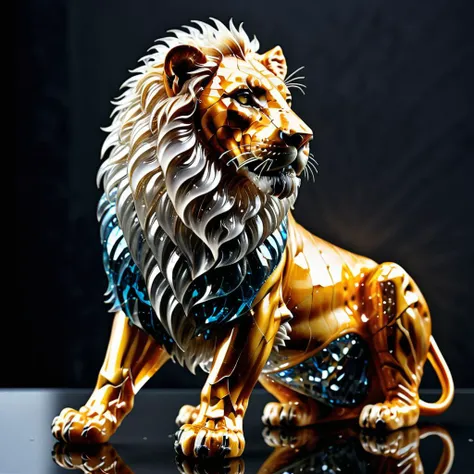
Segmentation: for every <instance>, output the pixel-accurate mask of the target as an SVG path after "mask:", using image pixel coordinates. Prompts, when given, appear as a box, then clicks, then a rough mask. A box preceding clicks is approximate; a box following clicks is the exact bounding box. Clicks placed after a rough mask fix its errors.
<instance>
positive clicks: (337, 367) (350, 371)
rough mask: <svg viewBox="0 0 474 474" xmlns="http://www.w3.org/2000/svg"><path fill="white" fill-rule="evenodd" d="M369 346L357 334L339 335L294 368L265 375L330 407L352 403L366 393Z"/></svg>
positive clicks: (361, 398)
mask: <svg viewBox="0 0 474 474" xmlns="http://www.w3.org/2000/svg"><path fill="white" fill-rule="evenodd" d="M368 364H369V349H368V347H367V344H366V343H365V341H364V340H363V339H362V338H361V337H360V336H358V335H357V334H346V335H344V336H341V337H339V338H337V339H335V340H334V341H332V342H331V343H330V344H328V346H327V347H325V348H324V349H322V350H321V351H319V352H318V353H317V354H316V355H314V356H313V357H310V358H309V359H306V360H305V361H303V362H301V363H300V364H298V365H295V366H294V367H290V368H288V369H285V370H282V371H280V372H276V373H272V374H268V375H269V377H270V378H272V379H273V380H275V381H276V382H278V383H281V384H283V385H286V386H288V387H290V388H292V389H293V390H296V391H297V392H300V393H303V394H304V395H307V396H309V397H312V398H315V399H316V400H318V401H320V402H322V403H325V404H327V405H330V406H354V405H358V404H359V403H361V402H362V400H363V399H364V397H365V396H366V395H367V390H368V377H367V369H368Z"/></svg>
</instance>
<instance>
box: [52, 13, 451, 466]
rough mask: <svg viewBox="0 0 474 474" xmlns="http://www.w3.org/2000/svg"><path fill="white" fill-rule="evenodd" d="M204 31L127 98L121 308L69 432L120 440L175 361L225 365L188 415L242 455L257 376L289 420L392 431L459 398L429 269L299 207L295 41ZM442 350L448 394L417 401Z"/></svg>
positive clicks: (61, 430) (440, 367) (118, 191)
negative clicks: (346, 238)
mask: <svg viewBox="0 0 474 474" xmlns="http://www.w3.org/2000/svg"><path fill="white" fill-rule="evenodd" d="M199 26H200V30H198V29H195V28H194V29H193V28H188V32H182V31H181V32H175V36H174V37H169V38H166V39H164V40H162V44H160V45H158V46H156V47H154V49H155V52H153V53H152V54H150V55H149V56H147V57H146V58H144V65H142V66H140V67H139V68H138V69H137V70H136V72H137V74H136V75H135V76H134V77H132V78H131V79H130V80H128V81H127V83H126V90H125V92H124V93H123V95H122V96H121V97H120V98H119V100H118V102H117V103H116V104H117V107H116V110H115V113H114V114H115V115H114V119H113V122H112V125H111V126H110V127H109V128H108V129H107V131H108V132H109V135H108V137H107V139H106V140H105V143H104V147H103V157H104V161H103V164H102V167H101V169H100V171H99V175H98V180H99V183H101V184H102V185H103V187H104V196H103V198H102V199H101V201H100V203H99V212H98V217H99V221H100V226H101V239H102V244H103V246H104V266H105V270H106V273H107V276H108V279H109V302H110V303H112V305H113V307H112V309H113V310H114V311H116V317H115V320H114V326H113V329H112V335H111V341H110V345H109V349H108V351H107V356H106V359H105V362H104V366H103V368H102V370H101V373H100V375H99V378H98V381H97V386H96V389H95V391H94V393H93V395H92V396H91V398H90V400H89V401H88V402H87V404H86V405H85V406H84V407H83V408H82V409H81V410H80V411H76V410H72V409H65V410H63V412H62V413H61V415H60V416H59V417H58V418H57V419H56V420H55V422H54V424H53V433H54V434H55V436H57V437H58V438H60V439H63V440H65V441H71V442H92V443H93V442H103V441H106V440H108V438H109V437H110V436H111V435H112V434H113V433H114V432H115V430H116V429H117V428H118V426H119V425H120V423H121V421H122V419H123V418H124V416H125V415H126V414H127V413H128V412H129V411H130V410H131V408H132V406H133V399H134V395H135V394H136V393H137V392H138V390H139V389H140V388H141V387H142V386H143V385H144V384H145V383H146V381H147V380H148V379H149V378H150V377H151V376H152V375H153V374H154V373H155V372H156V371H157V370H158V369H159V368H160V367H161V366H162V365H163V364H164V363H165V362H166V361H168V360H169V359H170V358H172V359H173V360H175V361H177V362H179V363H181V364H182V365H185V366H187V367H188V368H190V369H191V370H194V369H195V368H196V367H197V366H200V367H201V368H203V369H204V370H206V371H208V372H209V374H208V379H207V382H206V385H205V386H204V388H203V390H202V392H201V403H200V405H199V406H198V407H197V408H194V407H189V406H186V407H183V409H182V411H181V412H180V414H179V416H178V422H179V424H182V425H183V426H182V427H181V429H180V431H179V432H178V433H177V438H176V443H175V448H176V450H177V451H178V453H180V454H182V455H186V456H187V455H194V456H206V457H207V456H224V457H235V456H239V455H240V454H241V453H242V452H243V449H244V438H243V432H242V430H243V427H242V423H243V416H244V414H245V411H246V408H247V404H248V400H249V397H250V394H251V392H252V390H253V387H254V386H255V384H256V382H257V380H260V382H261V383H262V385H263V386H264V387H265V388H266V389H267V390H268V391H269V392H270V393H272V394H273V395H275V397H276V398H277V399H278V400H279V403H271V404H269V405H268V406H267V407H266V409H265V413H264V417H263V420H264V422H265V423H268V424H270V425H273V426H280V425H282V424H292V425H295V426H306V425H309V424H313V423H316V422H319V421H322V420H331V419H343V418H350V417H357V416H360V424H361V425H362V426H364V427H369V428H374V427H376V426H377V427H379V426H380V425H383V426H384V427H385V428H387V429H390V430H393V429H397V428H400V427H405V426H411V425H413V424H414V423H416V421H417V420H418V416H419V413H420V407H421V408H422V409H423V410H424V412H426V413H435V412H440V411H442V410H444V409H446V408H447V406H448V405H449V403H450V402H451V399H452V394H453V387H452V380H451V378H450V374H449V370H448V368H447V366H446V364H445V362H444V361H443V359H442V357H441V355H440V353H439V351H438V349H437V347H436V344H435V343H434V340H433V338H432V337H431V320H430V315H429V311H428V308H427V305H426V302H425V301H424V299H423V296H422V295H421V292H420V291H419V289H418V288H417V286H416V285H415V283H414V282H413V281H412V279H411V278H410V277H409V276H408V275H407V274H406V272H405V271H404V270H403V269H402V268H400V267H399V266H398V265H396V264H394V263H383V264H377V263H375V262H374V261H372V260H370V259H368V258H366V257H362V256H359V255H355V254H353V253H350V252H348V251H346V250H343V249H340V248H338V247H336V246H334V245H332V244H330V243H328V242H326V241H324V240H322V239H319V238H317V237H315V236H313V235H312V234H310V233H309V232H308V231H307V230H305V229H304V228H303V227H301V226H299V225H298V224H297V223H296V222H295V221H294V219H293V217H292V215H291V212H290V210H291V209H292V208H293V205H294V203H295V200H296V197H297V192H298V187H299V184H300V178H299V176H300V175H303V173H304V171H305V169H306V167H307V166H309V165H308V163H309V160H310V154H309V141H310V140H311V138H312V132H311V130H310V129H309V127H308V126H307V125H306V124H305V123H304V122H303V121H302V120H301V119H300V118H299V117H298V116H297V115H296V114H295V113H294V112H293V110H292V109H291V94H290V91H289V89H290V88H291V87H300V86H299V85H298V84H299V83H298V82H295V81H297V80H298V78H294V79H292V80H288V79H287V80H286V82H285V81H284V79H285V76H286V61H285V59H284V56H283V53H282V51H281V49H280V48H279V47H277V48H274V49H272V50H270V51H268V52H267V53H265V54H263V55H260V54H258V53H257V49H258V43H257V41H256V40H252V41H250V40H249V38H248V37H247V35H246V34H245V32H244V31H243V29H242V28H240V29H238V30H237V29H236V28H235V27H234V26H233V25H232V24H231V25H230V27H229V28H226V27H225V26H224V25H222V24H221V23H219V22H216V27H215V28H214V27H211V26H209V25H206V24H203V23H199ZM427 358H429V359H430V361H431V362H432V363H433V365H434V367H435V369H436V370H437V373H438V375H439V376H440V380H441V382H442V385H443V389H444V390H443V396H442V397H441V399H440V401H439V403H438V404H437V405H436V404H435V405H429V404H425V403H423V402H422V401H420V400H419V397H418V387H419V384H420V381H421V377H422V374H423V366H424V363H425V361H426V359H427ZM372 403H376V404H375V405H373V404H372Z"/></svg>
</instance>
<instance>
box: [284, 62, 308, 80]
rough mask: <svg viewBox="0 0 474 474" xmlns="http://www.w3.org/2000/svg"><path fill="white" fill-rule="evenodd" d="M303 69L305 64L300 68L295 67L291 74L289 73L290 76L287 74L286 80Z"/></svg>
mask: <svg viewBox="0 0 474 474" xmlns="http://www.w3.org/2000/svg"><path fill="white" fill-rule="evenodd" d="M302 69H304V66H300V67H299V68H298V69H295V70H294V71H293V72H292V73H291V74H288V76H286V79H285V82H287V81H289V80H290V79H291V78H292V77H293V76H294V75H295V74H297V73H298V72H300V71H301V70H302Z"/></svg>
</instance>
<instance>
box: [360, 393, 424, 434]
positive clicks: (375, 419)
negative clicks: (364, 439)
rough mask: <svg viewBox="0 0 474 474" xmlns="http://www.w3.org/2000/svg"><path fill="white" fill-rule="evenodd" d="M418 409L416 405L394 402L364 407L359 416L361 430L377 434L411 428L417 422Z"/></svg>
mask: <svg viewBox="0 0 474 474" xmlns="http://www.w3.org/2000/svg"><path fill="white" fill-rule="evenodd" d="M419 415H420V409H419V408H418V406H417V405H407V404H406V403H403V402H400V401H398V400H394V401H391V402H388V401H386V402H384V403H376V404H374V405H366V406H365V407H364V408H363V409H362V411H361V413H360V416H359V425H360V427H361V428H365V429H369V430H377V431H378V432H385V431H394V430H398V429H399V428H404V427H408V426H413V425H414V424H416V422H417V421H418V417H419Z"/></svg>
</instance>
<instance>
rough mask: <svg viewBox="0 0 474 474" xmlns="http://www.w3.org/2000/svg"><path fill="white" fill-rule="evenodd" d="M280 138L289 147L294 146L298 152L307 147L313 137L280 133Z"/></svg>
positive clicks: (306, 134) (303, 134) (304, 134)
mask: <svg viewBox="0 0 474 474" xmlns="http://www.w3.org/2000/svg"><path fill="white" fill-rule="evenodd" d="M280 138H281V139H282V140H283V141H284V142H285V143H286V144H287V145H288V146H294V147H295V148H296V149H297V150H299V149H300V148H301V147H303V146H304V145H306V143H308V142H309V141H310V140H311V139H312V138H313V135H311V134H310V133H291V134H290V133H285V132H280Z"/></svg>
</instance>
